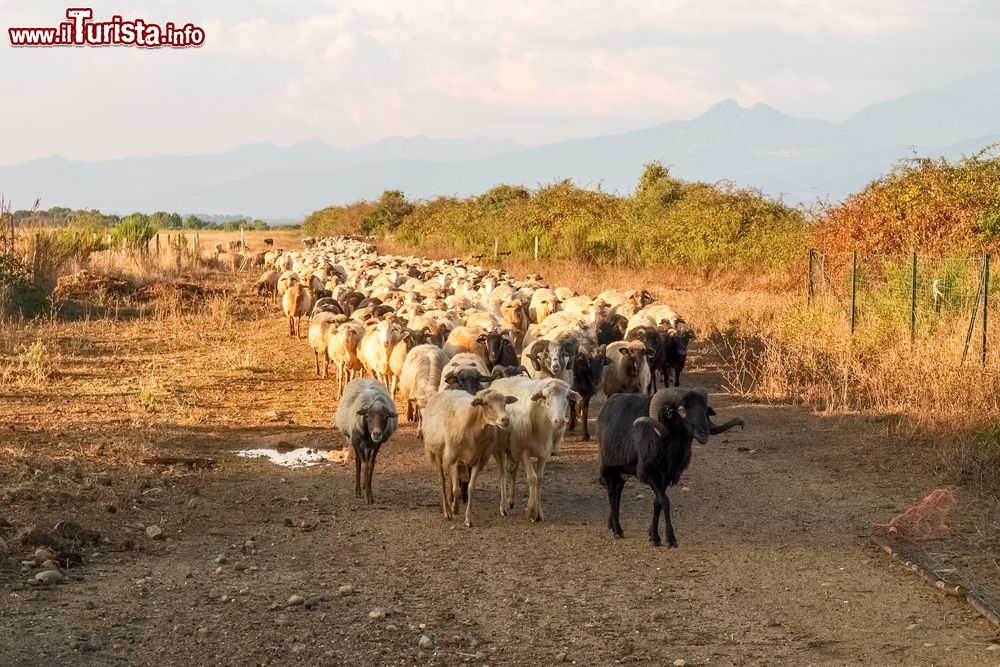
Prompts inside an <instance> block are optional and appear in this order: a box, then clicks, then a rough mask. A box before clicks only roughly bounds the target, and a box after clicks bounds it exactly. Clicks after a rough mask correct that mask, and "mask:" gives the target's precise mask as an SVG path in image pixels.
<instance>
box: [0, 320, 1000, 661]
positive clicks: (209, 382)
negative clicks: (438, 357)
mask: <svg viewBox="0 0 1000 667" xmlns="http://www.w3.org/2000/svg"><path fill="white" fill-rule="evenodd" d="M244 324H245V325H244ZM244 324H240V325H239V326H237V327H236V329H237V330H236V331H235V332H226V331H223V330H222V329H218V330H214V331H213V329H212V327H210V326H209V327H206V328H205V330H203V331H186V330H185V331H182V332H173V333H171V332H170V331H167V330H165V329H164V324H163V323H162V322H159V323H158V322H155V321H154V322H147V321H136V322H131V323H125V322H119V323H108V324H99V325H95V324H77V325H65V326H64V327H62V328H61V329H60V330H59V331H60V335H59V337H58V340H57V341H56V344H58V345H59V346H60V350H62V354H63V360H62V362H61V366H60V371H59V373H58V374H57V375H56V376H55V377H54V379H53V380H52V382H51V383H49V385H48V386H47V387H45V388H40V389H37V390H32V391H15V390H11V389H7V390H5V391H4V395H3V397H2V400H3V408H2V417H0V433H4V434H7V435H4V436H3V439H5V440H7V443H6V444H5V445H3V447H4V448H3V449H2V450H0V451H2V452H3V454H2V456H3V457H5V458H4V461H3V465H2V468H0V470H2V473H0V474H2V477H0V482H2V488H3V492H4V493H3V496H2V503H0V519H4V520H7V521H9V522H10V523H11V527H10V528H9V529H7V530H6V532H4V533H0V535H2V536H3V537H4V538H5V539H6V540H7V542H8V543H9V546H10V549H11V550H12V551H13V557H14V558H15V560H14V561H13V562H11V561H9V560H8V561H7V562H8V566H7V567H6V568H5V569H0V590H2V598H0V663H2V664H5V665H6V664H10V665H42V664H45V665H51V664H61V665H63V664H122V665H145V664H157V665H201V664H225V665H249V664H281V665H295V664H302V665H318V664H331V665H333V664H357V665H410V664H413V665H423V664H464V663H470V664H489V665H536V664H550V663H554V662H557V661H562V660H565V661H566V662H569V663H575V664H578V665H612V664H626V663H628V664H631V663H637V664H649V665H669V664H671V663H673V664H678V665H679V664H682V663H680V662H676V663H675V661H680V660H683V661H685V664H687V665H707V664H712V665H750V664H761V665H762V664H775V665H788V664H794V665H808V664H813V665H845V664H846V665H852V664H858V665H860V664H877V665H931V664H934V665H979V664H1000V651H996V650H994V651H991V650H989V647H990V646H991V644H993V643H994V642H996V641H997V636H996V634H995V632H994V630H993V629H992V627H991V626H989V625H988V624H987V623H986V622H984V621H983V620H981V619H980V618H979V617H978V616H977V615H976V614H975V613H974V612H973V611H971V610H970V609H969V608H968V607H967V606H966V605H965V604H963V603H961V602H959V601H956V600H954V599H951V598H948V597H946V596H944V595H943V594H941V593H939V592H937V591H935V590H933V589H931V588H930V587H929V586H927V585H926V584H925V583H923V582H922V581H920V580H919V579H918V578H917V577H915V576H914V575H913V574H912V573H909V572H906V571H904V570H903V569H902V568H901V567H899V566H897V565H894V564H893V562H892V561H891V560H889V559H888V558H887V557H886V556H885V555H884V554H882V553H881V552H879V551H878V549H877V548H876V547H875V546H873V544H872V543H871V541H870V533H871V528H870V527H871V525H872V524H873V523H875V522H877V521H881V520H884V519H885V517H886V516H887V515H889V514H891V513H892V512H893V511H894V510H896V509H897V508H899V507H900V506H901V505H902V504H904V503H905V502H908V501H910V500H912V499H913V498H915V497H919V496H920V495H921V494H922V493H924V492H926V490H927V489H928V488H929V487H931V486H933V484H934V481H935V480H934V479H933V473H932V472H928V471H927V470H926V468H925V467H924V466H923V464H922V463H921V462H920V461H921V459H920V458H919V457H914V459H913V461H907V460H906V459H903V460H902V463H903V464H905V465H904V466H901V465H900V464H901V461H900V459H899V452H898V451H897V452H895V455H896V456H895V458H892V459H890V458H889V456H888V453H887V452H885V451H883V448H882V447H880V446H879V445H878V443H877V441H876V440H875V439H874V438H873V437H871V436H869V435H866V433H872V432H875V428H874V427H872V426H871V425H869V426H868V427H866V426H865V424H864V423H863V422H859V421H858V420H857V419H855V418H850V417H822V416H816V415H813V414H811V413H809V412H808V411H805V410H802V409H798V408H789V407H773V406H764V405H752V404H741V403H739V402H737V401H734V400H733V399H731V398H729V397H727V396H725V395H721V394H718V393H714V394H713V399H712V401H713V404H714V406H715V407H716V409H717V410H718V412H719V415H720V419H723V420H724V419H727V418H728V417H730V416H735V415H738V416H741V417H743V418H744V419H745V420H746V421H747V424H748V427H747V429H746V430H745V431H743V432H740V431H738V430H736V431H731V432H729V433H727V434H725V435H724V436H719V437H716V438H714V439H712V440H711V441H710V442H709V443H708V444H707V445H697V444H696V445H695V451H694V458H693V462H692V465H691V467H690V469H689V471H688V472H687V474H686V475H685V477H684V478H683V484H684V487H683V488H675V489H673V490H671V492H670V497H671V501H672V503H673V507H674V525H675V528H676V530H677V535H678V539H679V542H680V548H679V549H675V550H667V549H655V548H652V547H650V546H649V545H648V544H647V541H646V528H647V524H648V520H649V515H650V510H651V496H650V493H649V491H648V489H646V488H643V487H640V486H639V485H637V484H636V483H635V482H634V480H633V481H631V482H630V483H629V485H628V487H626V494H625V496H624V501H623V509H622V522H623V525H624V527H625V533H626V539H624V540H614V539H613V538H612V536H611V534H610V531H608V530H607V528H606V526H605V521H606V516H607V499H606V496H605V494H604V491H603V489H602V488H601V487H600V486H598V484H597V474H596V445H595V444H594V443H584V442H580V441H579V439H578V438H577V437H576V436H571V437H569V438H568V441H567V442H566V444H565V445H564V447H563V451H562V453H561V455H560V456H558V457H557V458H556V459H555V460H554V461H553V462H552V463H551V464H550V465H549V466H548V467H547V468H546V471H545V481H544V499H543V502H544V508H545V517H546V520H545V522H543V523H541V524H530V523H529V522H527V521H526V520H525V518H524V516H523V515H521V514H520V513H516V514H515V515H513V516H510V517H506V518H503V517H501V516H499V513H498V512H497V510H496V502H497V500H496V499H497V497H498V496H497V494H498V490H497V483H496V472H495V470H494V469H493V468H492V467H490V468H488V470H487V473H486V474H485V478H484V479H483V480H482V487H481V488H482V491H481V492H480V493H479V494H478V495H477V498H479V499H480V503H481V504H480V505H479V506H478V507H477V519H478V525H477V526H476V527H475V528H473V529H467V528H464V527H463V526H462V525H461V523H460V522H446V521H445V520H444V519H443V518H442V517H441V515H440V512H439V510H438V496H437V488H436V484H435V480H434V477H433V475H432V473H431V471H430V469H429V467H428V465H427V463H426V461H425V459H424V456H423V453H422V447H421V444H420V443H419V441H418V440H417V439H416V438H415V435H414V428H413V426H412V425H406V426H405V427H404V428H403V429H402V430H401V432H400V433H398V434H397V436H396V437H395V438H394V439H393V440H392V441H391V442H390V443H389V444H388V445H387V446H386V447H385V448H384V449H383V455H382V456H381V457H380V459H379V466H378V469H377V472H376V476H375V481H374V492H375V497H376V504H375V505H374V506H366V505H364V504H362V503H361V502H360V501H358V500H357V499H356V498H355V497H354V493H353V466H351V467H350V468H349V467H347V466H344V465H341V464H335V463H329V464H324V465H320V466H316V467H312V468H305V469H294V470H292V469H285V468H281V467H278V466H276V465H274V464H272V463H269V462H267V461H264V460H245V459H238V458H236V457H235V456H234V455H232V454H230V453H229V452H231V451H232V450H236V449H245V448H251V447H254V446H260V445H273V444H275V443H277V442H284V443H287V444H289V445H294V446H299V445H302V446H315V447H328V446H330V445H333V446H340V445H341V444H342V438H341V436H340V435H339V434H338V433H336V432H334V431H333V430H332V428H331V424H332V417H333V413H334V410H335V403H334V402H333V401H332V400H331V399H330V398H329V396H330V393H331V392H330V386H331V385H330V384H329V383H327V382H323V381H319V380H315V379H314V378H313V376H312V357H311V353H309V352H308V348H307V346H306V343H305V341H294V340H290V339H288V338H286V337H285V336H283V333H284V332H285V331H286V328H285V324H284V323H283V322H281V321H280V320H279V319H278V318H276V317H269V318H266V319H263V320H261V321H259V322H249V323H244ZM169 336H173V338H172V340H174V342H173V343H170V344H166V345H165V344H164V343H163V341H164V340H166V338H165V337H169ZM248 336H252V342H249V343H248V342H247V340H248V338H247V337H248ZM244 348H245V349H244ZM213 350H214V351H215V352H214V353H212V351H213ZM240 354H243V356H244V357H245V358H243V359H237V357H239V356H240ZM691 367H692V368H691V373H690V374H689V375H688V376H687V378H686V380H687V382H690V383H692V384H703V385H705V386H708V387H710V388H712V391H713V392H718V386H719V384H720V381H719V377H718V375H717V373H716V369H715V368H714V367H713V366H712V361H711V359H710V357H709V356H708V354H707V352H706V351H705V349H704V348H698V349H696V350H695V357H694V359H693V363H692V364H691ZM146 377H151V378H153V380H152V381H151V382H152V383H153V385H154V388H153V389H149V388H148V387H146V385H145V384H144V381H143V378H146ZM144 387H146V389H144ZM144 392H146V393H145V394H144ZM146 394H149V395H151V396H155V399H150V403H152V404H153V405H152V407H151V408H150V409H149V410H143V409H142V408H141V405H140V404H142V405H145V402H146V399H145V398H144V396H145V395H146ZM147 407H149V406H147ZM596 413H597V410H596V409H595V410H594V411H593V412H592V414H595V415H596ZM152 452H170V453H175V454H184V455H187V456H210V457H214V458H216V459H218V460H219V461H220V464H219V465H216V466H214V467H211V468H208V469H205V470H190V469H187V468H185V467H183V466H173V467H167V466H142V465H138V464H137V463H136V460H137V459H138V458H141V456H143V455H148V454H149V453H152ZM126 461H127V462H126ZM890 473H891V474H890ZM95 480H96V481H95ZM524 493H525V489H524V485H523V484H520V485H519V494H520V497H519V499H518V507H519V508H523V504H524ZM67 518H69V519H73V520H75V521H77V522H79V523H80V524H82V525H84V526H86V527H88V528H92V529H95V530H98V531H99V532H100V533H101V534H102V535H103V536H105V537H106V538H107V539H106V540H104V541H103V542H101V543H98V544H96V545H93V546H88V547H86V548H85V549H83V550H82V551H83V553H84V555H85V556H86V560H87V562H86V564H85V565H83V566H82V567H79V568H73V569H72V570H70V571H69V572H68V575H67V577H66V579H65V580H64V581H62V582H60V583H58V584H55V585H50V586H29V585H27V584H26V581H27V579H29V578H30V577H31V576H32V574H33V573H34V572H35V571H37V568H31V567H28V566H25V567H24V568H21V567H20V566H19V564H18V561H20V560H25V559H27V558H30V555H31V552H32V549H30V548H27V547H23V546H21V545H20V544H19V542H18V541H17V538H18V536H19V535H22V534H23V533H24V532H25V531H26V530H27V529H28V528H29V527H31V526H36V525H37V526H42V527H45V528H51V527H52V526H53V525H54V524H55V522H56V521H58V520H60V519H67ZM153 524H156V525H160V526H161V527H162V528H163V531H164V537H166V538H168V539H160V540H152V539H149V538H148V537H147V536H146V533H145V530H144V527H145V526H149V525H153ZM0 525H2V524H0ZM95 552H96V555H94V554H95ZM350 589H353V592H351V590H350ZM293 595H297V596H301V598H302V604H296V605H293V606H287V605H288V603H289V601H290V598H291V596H293ZM298 601H299V600H295V602H298ZM423 635H426V636H427V637H428V638H429V639H428V640H424V642H425V644H424V645H425V646H429V644H428V641H429V642H430V643H431V644H433V647H432V648H420V647H419V645H418V644H419V642H420V640H421V637H422V636H423Z"/></svg>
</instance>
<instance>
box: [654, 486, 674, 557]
mask: <svg viewBox="0 0 1000 667" xmlns="http://www.w3.org/2000/svg"><path fill="white" fill-rule="evenodd" d="M653 492H654V493H655V494H656V499H657V500H658V501H659V504H660V506H661V507H662V508H663V521H664V523H666V525H667V547H668V548H670V549H674V548H676V547H677V537H676V536H674V524H673V523H671V521H670V499H669V498H667V492H666V490H665V489H661V488H658V487H656V486H654V487H653ZM654 530H655V529H654ZM657 538H659V535H657Z"/></svg>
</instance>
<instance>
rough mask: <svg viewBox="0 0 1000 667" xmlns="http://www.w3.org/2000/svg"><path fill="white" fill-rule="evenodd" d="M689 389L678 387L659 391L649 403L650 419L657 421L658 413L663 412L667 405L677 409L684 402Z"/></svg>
mask: <svg viewBox="0 0 1000 667" xmlns="http://www.w3.org/2000/svg"><path fill="white" fill-rule="evenodd" d="M689 391H691V390H690V389H680V388H679V387H670V388H669V389H661V390H659V391H658V392H656V393H655V394H653V398H652V399H651V400H650V401H649V416H650V417H651V418H652V419H655V420H657V421H659V419H660V413H661V412H663V408H665V407H667V406H668V405H670V406H673V407H677V406H679V405H680V404H681V403H683V402H684V397H685V396H687V394H688V392H689Z"/></svg>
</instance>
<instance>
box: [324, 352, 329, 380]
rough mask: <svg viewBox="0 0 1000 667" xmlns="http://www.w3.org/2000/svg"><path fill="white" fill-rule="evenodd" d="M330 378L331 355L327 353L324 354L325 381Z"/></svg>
mask: <svg viewBox="0 0 1000 667" xmlns="http://www.w3.org/2000/svg"><path fill="white" fill-rule="evenodd" d="M329 377H330V355H328V354H327V353H326V352H324V353H323V379H324V380H326V379H329Z"/></svg>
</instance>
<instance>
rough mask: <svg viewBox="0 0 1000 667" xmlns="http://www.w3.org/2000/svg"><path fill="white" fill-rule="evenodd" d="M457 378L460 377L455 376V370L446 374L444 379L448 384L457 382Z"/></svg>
mask: <svg viewBox="0 0 1000 667" xmlns="http://www.w3.org/2000/svg"><path fill="white" fill-rule="evenodd" d="M457 379H458V378H457V377H456V376H455V371H452V372H450V373H448V374H447V375H445V376H444V381H445V382H446V383H447V384H451V383H452V382H455V381H456V380H457Z"/></svg>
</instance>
